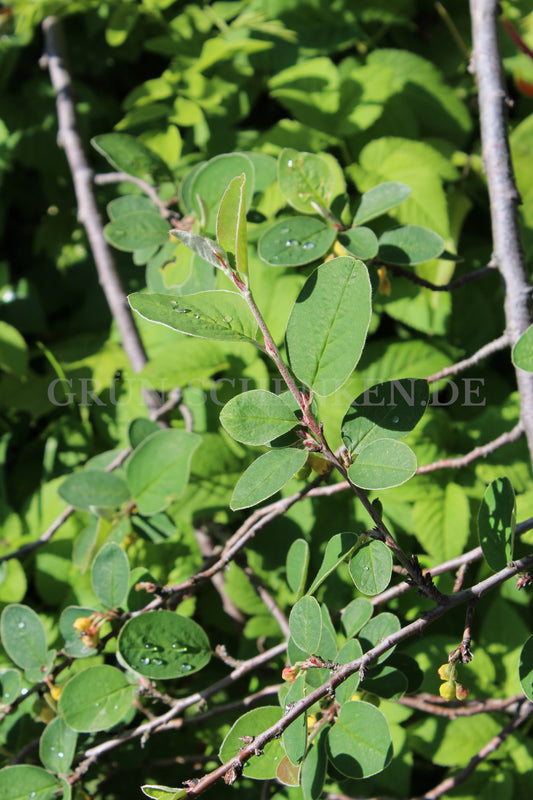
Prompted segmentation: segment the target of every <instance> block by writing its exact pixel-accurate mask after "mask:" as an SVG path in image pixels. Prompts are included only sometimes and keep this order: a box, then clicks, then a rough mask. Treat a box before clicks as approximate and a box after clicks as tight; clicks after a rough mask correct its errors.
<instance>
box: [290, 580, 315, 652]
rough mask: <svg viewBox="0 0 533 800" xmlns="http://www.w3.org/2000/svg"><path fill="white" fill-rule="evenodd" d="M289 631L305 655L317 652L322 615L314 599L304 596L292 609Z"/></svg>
mask: <svg viewBox="0 0 533 800" xmlns="http://www.w3.org/2000/svg"><path fill="white" fill-rule="evenodd" d="M289 629H290V632H291V637H292V639H293V641H294V643H295V645H296V646H297V647H299V648H300V650H303V652H304V653H306V654H307V655H312V654H313V653H316V652H317V650H318V646H319V644H320V638H321V636H322V613H321V611H320V606H319V605H318V602H317V600H316V599H315V598H314V597H309V595H306V596H305V597H302V598H301V599H300V600H298V602H297V603H296V604H295V605H294V606H293V607H292V610H291V613H290V616H289Z"/></svg>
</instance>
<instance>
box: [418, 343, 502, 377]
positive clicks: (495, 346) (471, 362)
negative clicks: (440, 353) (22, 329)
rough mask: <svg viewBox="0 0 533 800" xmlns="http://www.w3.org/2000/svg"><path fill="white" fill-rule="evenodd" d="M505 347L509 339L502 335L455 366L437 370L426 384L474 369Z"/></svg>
mask: <svg viewBox="0 0 533 800" xmlns="http://www.w3.org/2000/svg"><path fill="white" fill-rule="evenodd" d="M506 347H509V337H508V336H507V334H505V333H504V334H503V336H500V337H499V338H498V339H494V341H492V342H489V343H488V344H485V345H483V347H480V348H479V350H478V351H477V352H476V353H474V355H472V356H469V358H465V359H463V360H462V361H458V362H457V363H456V364H452V365H451V366H449V367H444V369H441V370H439V372H435V373H433V375H430V376H429V377H428V378H426V380H427V382H428V383H435V382H436V381H440V380H442V379H443V378H447V377H449V376H450V375H458V374H459V373H460V372H464V371H465V370H466V369H470V367H475V366H476V365H477V364H479V362H480V361H483V359H485V358H488V356H491V355H492V354H493V353H498V352H499V351H500V350H504V349H505V348H506Z"/></svg>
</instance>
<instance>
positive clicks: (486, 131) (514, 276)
mask: <svg viewBox="0 0 533 800" xmlns="http://www.w3.org/2000/svg"><path fill="white" fill-rule="evenodd" d="M498 10H499V4H498V3H497V2H496V0H470V16H471V19H472V40H473V58H472V70H473V71H474V72H475V75H476V79H477V84H478V97H479V117H480V126H481V144H482V154H483V164H484V167H485V173H486V175H487V184H488V192H489V198H490V213H491V222H492V238H493V260H494V262H495V264H496V265H497V267H498V269H499V271H500V273H501V275H502V277H503V279H504V282H505V317H506V330H507V334H508V335H509V342H510V344H511V346H514V345H515V344H516V342H517V340H518V338H519V337H520V336H521V335H522V334H523V333H524V331H525V330H527V328H528V327H529V325H530V324H531V314H530V310H529V306H528V301H529V297H530V286H529V283H528V279H527V270H526V263H525V258H524V251H523V248H522V240H521V233H520V224H519V218H518V205H519V203H520V196H519V194H518V191H517V189H516V184H515V179H514V174H513V167H512V163H511V154H510V150H509V139H508V135H507V119H506V109H505V106H506V102H507V100H506V94H505V84H504V79H503V73H502V65H501V57H500V53H499V46H498V25H497V16H498ZM515 372H516V380H517V384H518V390H519V393H520V404H521V420H522V424H523V426H524V431H525V434H526V438H527V441H528V446H529V452H530V456H532V455H533V373H530V372H524V371H523V370H521V369H519V368H518V367H517V368H516V370H515Z"/></svg>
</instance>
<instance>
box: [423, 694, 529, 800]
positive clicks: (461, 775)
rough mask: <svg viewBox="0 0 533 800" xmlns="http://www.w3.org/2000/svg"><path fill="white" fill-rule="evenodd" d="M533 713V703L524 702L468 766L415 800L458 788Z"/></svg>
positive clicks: (432, 798) (431, 798)
mask: <svg viewBox="0 0 533 800" xmlns="http://www.w3.org/2000/svg"><path fill="white" fill-rule="evenodd" d="M532 713H533V703H531V702H530V701H529V700H527V701H524V702H523V703H522V705H521V707H520V709H519V710H518V712H517V713H516V715H515V716H514V717H513V719H512V720H511V721H510V722H508V723H507V725H505V727H503V728H502V729H501V731H500V732H499V733H498V734H497V735H496V736H494V737H493V738H492V739H491V740H490V742H488V743H487V744H486V745H485V746H484V747H482V748H481V750H480V751H479V753H476V755H475V756H474V757H473V758H471V759H470V761H469V762H468V764H467V765H466V767H465V768H464V769H462V770H461V771H460V772H457V773H456V774H455V775H453V776H452V777H451V778H446V780H444V781H442V782H441V783H439V784H438V786H435V787H434V788H433V789H431V791H429V792H426V794H424V795H421V796H420V797H418V798H416V800H437V798H439V797H442V796H443V795H444V794H446V793H448V792H450V791H452V789H455V787H456V786H459V785H460V784H461V783H463V782H464V781H465V780H466V779H467V778H468V777H469V776H470V775H471V774H472V773H473V772H474V770H475V769H476V767H477V766H478V765H479V764H480V763H481V762H482V761H484V760H485V759H486V758H488V757H489V756H490V755H492V753H494V752H495V751H496V750H497V749H498V748H499V747H500V745H502V744H503V742H504V741H505V740H506V739H507V737H508V736H510V735H511V733H514V732H515V731H516V730H517V729H518V728H519V727H520V726H521V725H522V724H523V723H524V722H525V721H526V719H528V717H530V716H531V714H532Z"/></svg>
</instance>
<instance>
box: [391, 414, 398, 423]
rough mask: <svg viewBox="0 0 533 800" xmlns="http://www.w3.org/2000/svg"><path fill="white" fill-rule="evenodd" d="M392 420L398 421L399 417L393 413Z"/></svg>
mask: <svg viewBox="0 0 533 800" xmlns="http://www.w3.org/2000/svg"><path fill="white" fill-rule="evenodd" d="M392 421H393V422H394V423H396V422H399V421H400V417H399V416H398V415H397V414H395V415H394V417H393V418H392Z"/></svg>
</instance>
